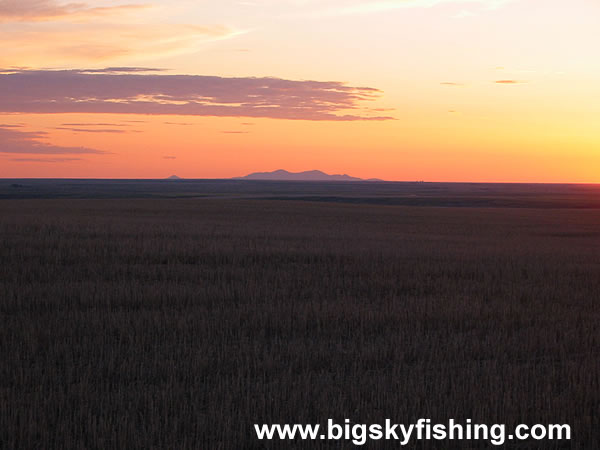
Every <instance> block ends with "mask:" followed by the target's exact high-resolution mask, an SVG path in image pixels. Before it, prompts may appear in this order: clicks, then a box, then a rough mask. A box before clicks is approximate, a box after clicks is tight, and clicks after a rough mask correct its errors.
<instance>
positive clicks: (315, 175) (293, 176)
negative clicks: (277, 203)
mask: <svg viewBox="0 0 600 450" xmlns="http://www.w3.org/2000/svg"><path fill="white" fill-rule="evenodd" d="M235 179H236V180H273V181H382V180H379V179H377V178H370V179H368V180H365V179H363V178H357V177H351V176H350V175H347V174H343V175H339V174H335V175H329V174H326V173H325V172H321V171H320V170H307V171H305V172H288V171H287V170H283V169H279V170H275V171H273V172H254V173H251V174H249V175H246V176H244V177H236V178H235Z"/></svg>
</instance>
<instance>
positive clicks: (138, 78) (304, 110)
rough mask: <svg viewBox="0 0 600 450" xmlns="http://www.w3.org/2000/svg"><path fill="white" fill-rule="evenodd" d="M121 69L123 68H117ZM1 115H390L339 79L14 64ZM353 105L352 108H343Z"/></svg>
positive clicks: (370, 91) (364, 91)
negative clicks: (371, 107)
mask: <svg viewBox="0 0 600 450" xmlns="http://www.w3.org/2000/svg"><path fill="white" fill-rule="evenodd" d="M123 69H126V68H123ZM0 85H2V86H3V91H4V93H3V99H2V103H0V112H3V113H36V114H40V113H111V114H119V113H122V114H165V115H190V116H220V117H266V118H274V119H300V120H333V121H352V120H390V119H393V118H392V117H389V116H373V115H370V114H369V113H368V110H366V109H365V108H363V107H361V104H362V102H365V101H370V100H374V99H375V98H377V97H378V96H379V95H380V94H381V92H380V91H379V90H377V89H374V88H370V87H353V86H348V85H347V84H345V83H342V82H339V81H327V82H323V81H292V80H284V79H280V78H223V77H215V76H194V75H157V74H139V73H136V72H135V71H133V73H113V72H102V73H89V71H80V70H37V71H34V70H16V71H12V72H5V73H0ZM349 111H350V112H351V111H354V113H348V112H349Z"/></svg>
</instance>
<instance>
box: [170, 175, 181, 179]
mask: <svg viewBox="0 0 600 450" xmlns="http://www.w3.org/2000/svg"><path fill="white" fill-rule="evenodd" d="M167 180H182V178H179V177H178V176H177V175H171V176H170V177H168V178H167Z"/></svg>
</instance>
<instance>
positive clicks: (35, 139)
mask: <svg viewBox="0 0 600 450" xmlns="http://www.w3.org/2000/svg"><path fill="white" fill-rule="evenodd" d="M46 137H47V133H45V132H42V131H21V130H16V129H15V128H13V127H6V126H3V125H0V153H15V154H17V153H18V154H37V155H66V154H107V153H108V152H105V151H102V150H96V149H93V148H87V147H65V146H60V145H52V144H49V143H47V142H44V141H43V140H42V139H44V138H46Z"/></svg>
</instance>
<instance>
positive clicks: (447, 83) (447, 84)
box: [440, 81, 464, 87]
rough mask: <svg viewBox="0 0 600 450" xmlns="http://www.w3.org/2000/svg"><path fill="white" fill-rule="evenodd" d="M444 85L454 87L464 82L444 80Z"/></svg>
mask: <svg viewBox="0 0 600 450" xmlns="http://www.w3.org/2000/svg"><path fill="white" fill-rule="evenodd" d="M440 84H441V85H442V86H454V87H458V86H464V84H463V83H455V82H453V81H443V82H442V83H440Z"/></svg>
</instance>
